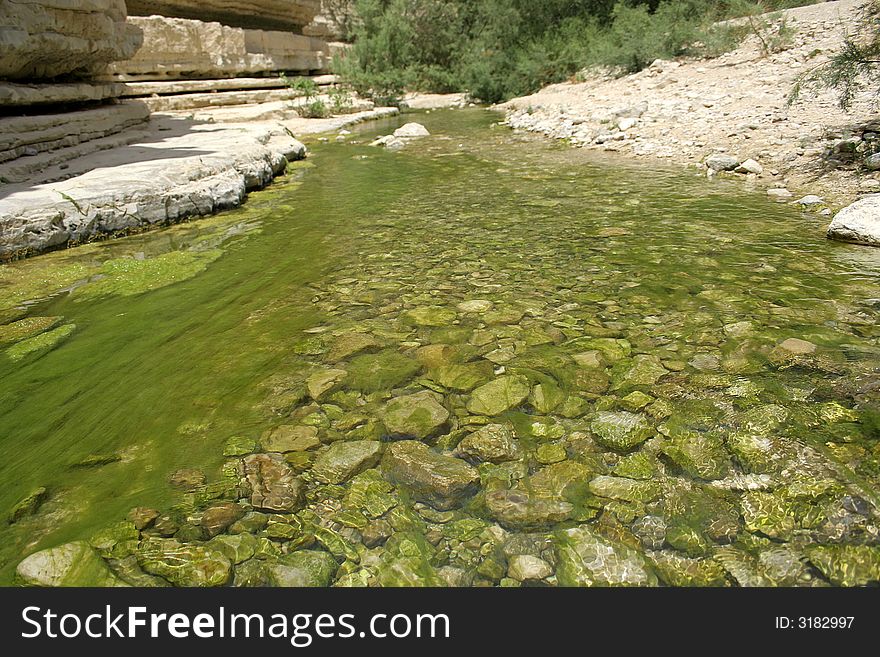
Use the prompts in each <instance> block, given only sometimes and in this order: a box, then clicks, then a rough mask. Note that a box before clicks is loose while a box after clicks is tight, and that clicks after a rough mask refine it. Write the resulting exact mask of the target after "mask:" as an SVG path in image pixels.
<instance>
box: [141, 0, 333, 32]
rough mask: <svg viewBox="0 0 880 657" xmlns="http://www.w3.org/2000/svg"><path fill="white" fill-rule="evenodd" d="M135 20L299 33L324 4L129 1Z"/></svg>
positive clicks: (314, 0)
mask: <svg viewBox="0 0 880 657" xmlns="http://www.w3.org/2000/svg"><path fill="white" fill-rule="evenodd" d="M127 4H128V13H129V14H130V15H132V16H152V15H155V14H159V15H161V16H173V17H176V18H192V19H198V20H203V21H216V22H218V23H222V24H224V25H231V26H233V27H248V28H260V29H273V30H296V31H299V30H301V29H302V27H303V26H305V25H308V24H309V23H311V22H312V20H314V18H315V16H317V14H318V11H319V10H320V8H321V1H320V0H127Z"/></svg>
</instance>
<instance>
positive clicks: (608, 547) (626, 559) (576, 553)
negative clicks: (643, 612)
mask: <svg viewBox="0 0 880 657" xmlns="http://www.w3.org/2000/svg"><path fill="white" fill-rule="evenodd" d="M554 543H555V545H556V551H557V555H558V564H557V567H556V578H557V581H558V582H559V585H560V586H656V585H657V576H656V575H655V574H654V573H653V571H652V570H651V568H650V566H649V565H648V563H647V561H646V560H645V558H644V557H643V556H642V555H641V554H640V553H639V552H637V551H636V550H634V549H633V548H631V547H628V546H626V545H623V544H621V543H618V542H616V541H611V540H610V539H607V538H605V537H603V536H600V535H599V534H597V533H596V532H595V531H594V530H593V529H592V528H591V527H589V526H587V525H581V526H580V527H575V528H572V529H565V530H560V531H557V532H556V533H555V534H554Z"/></svg>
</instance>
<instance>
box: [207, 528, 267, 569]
mask: <svg viewBox="0 0 880 657" xmlns="http://www.w3.org/2000/svg"><path fill="white" fill-rule="evenodd" d="M208 547H210V548H213V549H215V550H218V551H219V552H222V553H223V554H224V555H225V556H226V558H227V559H229V561H231V562H232V563H233V564H240V563H243V562H245V561H247V560H248V559H251V558H253V556H254V555H255V554H256V551H257V538H256V537H255V536H253V535H252V534H235V535H228V534H223V535H221V536H215V537H214V538H212V539H211V540H210V541H209V542H208Z"/></svg>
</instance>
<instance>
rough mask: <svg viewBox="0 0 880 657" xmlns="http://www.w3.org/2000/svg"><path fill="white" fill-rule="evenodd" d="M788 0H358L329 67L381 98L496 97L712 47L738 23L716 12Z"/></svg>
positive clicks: (732, 34) (747, 11)
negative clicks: (347, 45) (589, 70)
mask: <svg viewBox="0 0 880 657" xmlns="http://www.w3.org/2000/svg"><path fill="white" fill-rule="evenodd" d="M803 4H810V1H809V0H808V1H803V0H802V1H796V0H795V1H793V0H763V1H762V2H751V1H749V0H541V1H540V2H536V1H535V0H480V1H479V2H473V1H472V0H357V2H356V5H355V6H356V11H357V19H356V20H355V21H353V25H354V27H353V28H352V29H353V35H354V45H353V46H352V49H351V51H350V52H349V54H348V56H347V57H346V58H345V59H343V60H337V62H336V68H335V70H336V71H337V72H338V73H340V74H342V75H343V76H344V77H345V78H346V79H347V81H348V82H349V83H350V84H351V85H352V86H353V88H354V89H355V90H356V91H357V92H358V93H359V94H361V95H365V96H368V97H371V98H374V99H376V100H377V101H381V102H386V103H387V102H395V101H396V100H397V99H398V98H399V97H400V95H401V94H402V92H403V90H404V89H412V90H418V91H432V92H441V93H442V92H450V91H468V92H470V93H471V95H473V96H474V97H476V98H479V99H481V100H483V101H487V102H498V101H501V100H504V99H506V98H509V97H511V96H514V95H522V94H526V93H530V92H533V91H535V90H537V89H539V88H540V87H541V86H543V85H545V84H548V83H551V82H558V81H562V80H565V79H566V78H569V77H571V76H573V75H574V74H575V73H577V72H578V71H579V70H581V69H583V68H585V67H587V66H596V65H600V66H612V67H617V68H619V69H620V70H622V71H638V70H640V69H642V68H644V67H645V66H647V65H649V64H650V63H651V62H652V61H654V60H655V59H658V58H670V57H677V56H680V55H683V54H688V53H694V54H701V55H707V56H714V55H717V54H720V53H721V52H724V51H725V50H727V49H730V48H732V47H735V46H736V45H737V43H738V42H739V40H740V39H742V38H743V37H744V36H745V35H746V34H747V33H748V28H744V27H743V26H742V25H732V26H724V27H715V26H713V24H714V23H715V22H716V21H718V20H720V19H723V18H728V17H733V16H744V15H753V14H757V13H761V12H763V11H765V10H770V9H777V8H785V7H789V6H795V5H803Z"/></svg>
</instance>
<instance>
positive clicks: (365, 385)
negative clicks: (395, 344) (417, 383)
mask: <svg viewBox="0 0 880 657" xmlns="http://www.w3.org/2000/svg"><path fill="white" fill-rule="evenodd" d="M421 369H422V366H421V364H420V363H419V362H418V361H416V360H413V359H412V358H409V357H407V356H404V355H403V354H401V353H400V352H398V351H395V350H393V349H386V350H385V351H380V352H378V353H375V354H362V355H360V356H356V357H355V358H353V359H352V360H351V361H349V363H348V376H347V377H346V379H345V382H344V383H345V386H346V387H347V388H349V389H351V390H357V391H359V392H363V393H364V394H368V395H369V394H372V393H374V392H379V391H383V390H390V389H392V388H396V387H397V386H400V385H402V384H404V383H406V382H407V381H409V380H410V379H411V378H413V377H414V376H415V375H416V374H418V372H419V371H420V370H421Z"/></svg>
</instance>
